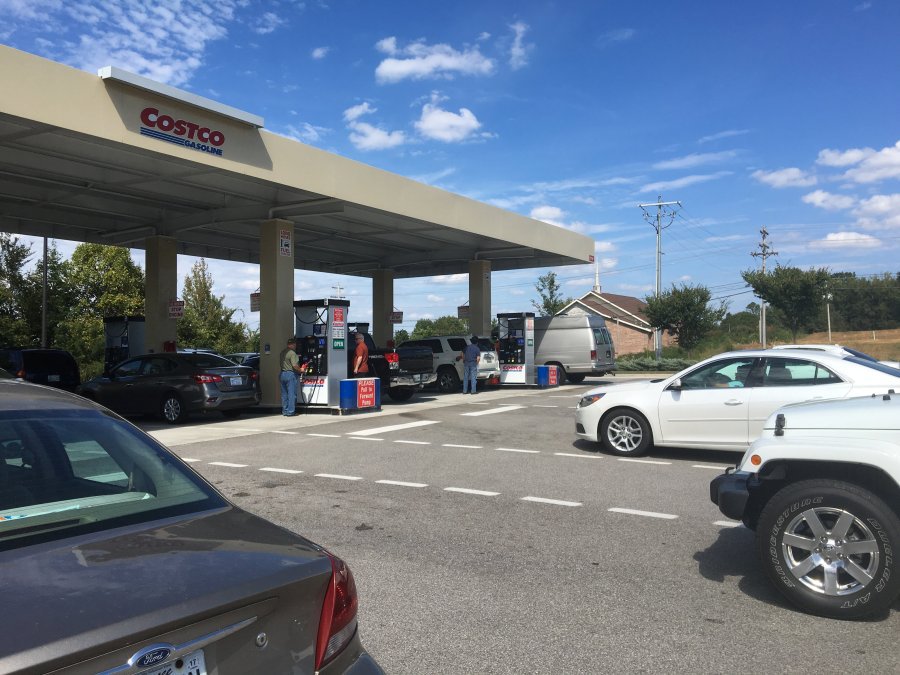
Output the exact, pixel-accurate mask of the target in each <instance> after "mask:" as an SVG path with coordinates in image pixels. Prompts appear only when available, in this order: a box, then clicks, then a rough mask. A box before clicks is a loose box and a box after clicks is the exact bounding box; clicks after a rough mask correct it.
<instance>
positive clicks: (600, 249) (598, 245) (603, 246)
mask: <svg viewBox="0 0 900 675" xmlns="http://www.w3.org/2000/svg"><path fill="white" fill-rule="evenodd" d="M615 250H616V245H615V244H614V243H612V242H611V241H595V242H594V253H611V252H613V251H615Z"/></svg>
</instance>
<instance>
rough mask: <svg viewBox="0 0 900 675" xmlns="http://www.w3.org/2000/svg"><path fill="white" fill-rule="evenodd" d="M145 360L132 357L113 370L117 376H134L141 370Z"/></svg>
mask: <svg viewBox="0 0 900 675" xmlns="http://www.w3.org/2000/svg"><path fill="white" fill-rule="evenodd" d="M142 365H143V361H142V360H141V359H131V360H130V361H125V363H122V364H120V365H119V366H117V367H116V369H115V370H114V371H113V375H114V376H115V377H133V376H135V375H138V374H139V373H140V372H141V366H142Z"/></svg>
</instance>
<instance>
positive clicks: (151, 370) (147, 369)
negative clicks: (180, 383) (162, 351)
mask: <svg viewBox="0 0 900 675" xmlns="http://www.w3.org/2000/svg"><path fill="white" fill-rule="evenodd" d="M177 367H178V366H177V365H176V364H175V363H174V362H173V361H171V360H170V359H167V358H165V357H163V356H154V357H150V358H148V359H144V368H143V370H142V371H141V372H142V373H143V374H144V375H165V374H166V373H170V372H171V371H173V370H175V369H176V368H177Z"/></svg>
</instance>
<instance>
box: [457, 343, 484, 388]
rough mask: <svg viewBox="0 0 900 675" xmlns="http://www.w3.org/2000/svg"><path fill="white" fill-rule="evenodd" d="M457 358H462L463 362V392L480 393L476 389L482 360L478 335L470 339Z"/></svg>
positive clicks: (458, 359)
mask: <svg viewBox="0 0 900 675" xmlns="http://www.w3.org/2000/svg"><path fill="white" fill-rule="evenodd" d="M456 360H457V361H460V360H462V362H463V393H464V394H468V393H470V391H471V393H473V394H476V393H478V392H476V391H475V383H476V381H477V380H478V362H479V361H481V349H479V347H478V338H477V337H474V336H473V337H472V338H471V339H470V340H469V344H467V345H466V348H465V349H463V350H462V351H461V352H460V353H459V356H457V357H456ZM467 390H468V391H467Z"/></svg>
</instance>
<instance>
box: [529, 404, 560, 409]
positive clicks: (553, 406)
mask: <svg viewBox="0 0 900 675" xmlns="http://www.w3.org/2000/svg"><path fill="white" fill-rule="evenodd" d="M531 407H532V408H558V407H559V406H558V405H538V404H534V405H533V406H531Z"/></svg>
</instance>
